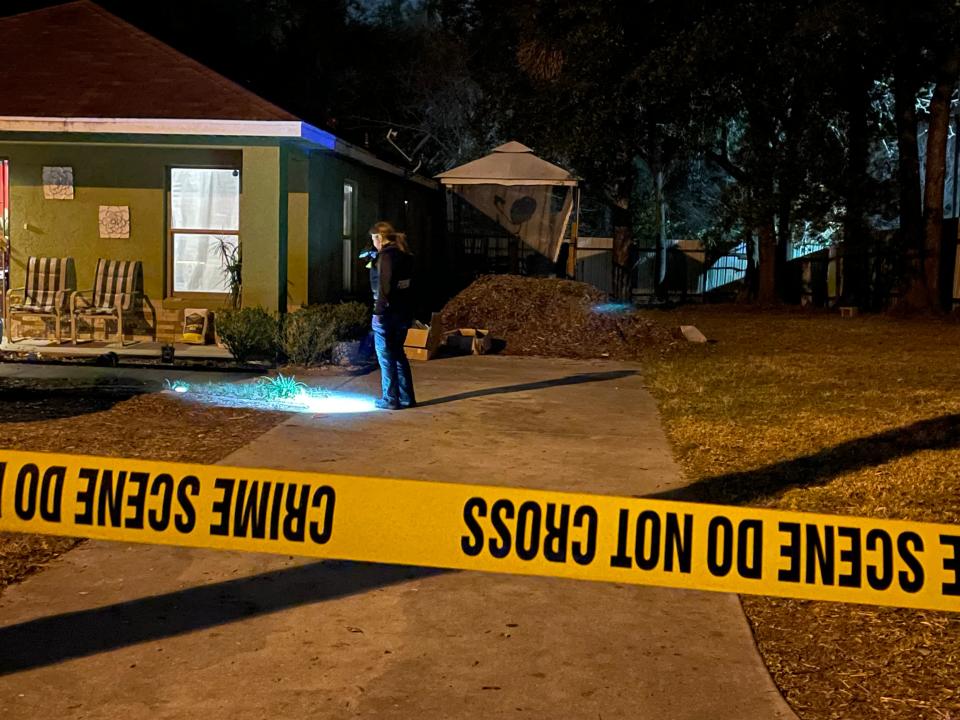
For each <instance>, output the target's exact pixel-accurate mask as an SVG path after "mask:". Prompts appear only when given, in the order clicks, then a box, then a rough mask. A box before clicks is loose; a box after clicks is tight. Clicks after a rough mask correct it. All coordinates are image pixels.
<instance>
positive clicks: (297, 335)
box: [280, 302, 370, 366]
mask: <svg viewBox="0 0 960 720" xmlns="http://www.w3.org/2000/svg"><path fill="white" fill-rule="evenodd" d="M369 327H370V318H369V312H368V310H367V308H366V307H365V306H364V305H362V304H361V303H355V302H352V303H341V304H336V305H332V304H327V305H311V306H309V307H305V308H300V309H299V310H297V311H295V312H292V313H290V314H289V315H287V317H286V319H285V320H284V323H283V328H282V329H281V331H280V349H281V350H282V351H283V354H284V355H286V357H287V359H288V360H289V361H290V362H291V363H292V364H294V365H304V366H310V365H316V364H318V363H321V362H323V361H324V360H326V359H327V358H329V357H330V354H331V352H332V351H333V346H334V345H335V344H336V343H337V342H340V341H343V340H359V339H361V338H362V337H364V336H365V335H366V334H367V332H368V330H369Z"/></svg>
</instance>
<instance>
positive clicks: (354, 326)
mask: <svg viewBox="0 0 960 720" xmlns="http://www.w3.org/2000/svg"><path fill="white" fill-rule="evenodd" d="M334 315H335V316H336V322H337V331H336V335H337V340H338V341H341V342H343V341H348V340H362V339H363V338H365V337H366V335H367V333H368V332H370V309H369V308H368V307H367V306H366V305H364V304H362V303H358V302H349V303H341V304H339V305H337V306H336V310H334Z"/></svg>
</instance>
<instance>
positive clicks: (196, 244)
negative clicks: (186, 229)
mask: <svg viewBox="0 0 960 720" xmlns="http://www.w3.org/2000/svg"><path fill="white" fill-rule="evenodd" d="M221 243H222V245H221ZM237 245H238V238H237V236H236V235H202V234H197V233H174V234H173V290H174V292H196V293H225V292H229V291H230V285H229V282H228V276H227V273H226V268H225V263H224V253H226V255H227V257H230V256H231V255H232V254H233V253H235V252H236V248H237ZM221 248H223V249H221Z"/></svg>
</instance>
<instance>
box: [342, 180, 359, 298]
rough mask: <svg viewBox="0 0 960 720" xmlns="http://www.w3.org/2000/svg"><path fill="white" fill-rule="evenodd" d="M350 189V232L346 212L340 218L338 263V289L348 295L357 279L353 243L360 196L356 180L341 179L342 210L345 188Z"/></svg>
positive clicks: (355, 251)
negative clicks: (339, 255) (339, 260)
mask: <svg viewBox="0 0 960 720" xmlns="http://www.w3.org/2000/svg"><path fill="white" fill-rule="evenodd" d="M348 186H349V187H351V188H352V191H351V193H350V194H351V199H350V213H351V220H352V227H351V228H350V230H351V232H350V233H349V234H348V233H347V232H346V230H347V228H346V224H347V217H346V212H344V213H343V217H341V218H340V220H341V222H340V240H341V242H340V253H341V255H342V257H341V262H340V268H341V270H340V288H341V291H342V292H343V293H344V294H350V293H353V292H355V291H356V285H357V282H356V280H357V278H356V263H354V258H355V257H356V255H357V248H356V247H355V245H354V243H356V241H357V238H358V237H359V236H358V234H357V220H358V218H357V208H358V207H359V205H358V202H357V201H358V199H359V195H360V185H359V184H358V183H357V181H356V180H352V179H350V178H344V179H343V188H342V190H341V192H342V194H343V202H342V205H343V208H344V209H346V195H347V187H348Z"/></svg>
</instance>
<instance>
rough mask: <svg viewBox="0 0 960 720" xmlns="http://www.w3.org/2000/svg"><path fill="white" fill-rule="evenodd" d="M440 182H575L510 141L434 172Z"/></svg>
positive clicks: (574, 183)
mask: <svg viewBox="0 0 960 720" xmlns="http://www.w3.org/2000/svg"><path fill="white" fill-rule="evenodd" d="M436 177H437V178H438V179H439V180H440V182H442V183H443V184H444V185H576V184H577V179H576V178H575V177H574V176H573V175H572V174H571V173H570V172H569V171H567V170H564V169H563V168H562V167H560V166H559V165H554V164H553V163H550V162H547V161H546V160H543V159H541V158H538V157H537V156H536V155H534V154H533V150H531V149H530V148H528V147H527V146H526V145H523V144H522V143H518V142H516V141H511V142H508V143H505V144H504V145H501V146H500V147H498V148H494V150H493V152H492V153H490V154H489V155H485V156H483V157H482V158H479V159H478V160H472V161H470V162H468V163H465V164H464V165H460V166H459V167H455V168H453V169H452V170H447V171H446V172H442V173H440V174H439V175H437V176H436Z"/></svg>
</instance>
